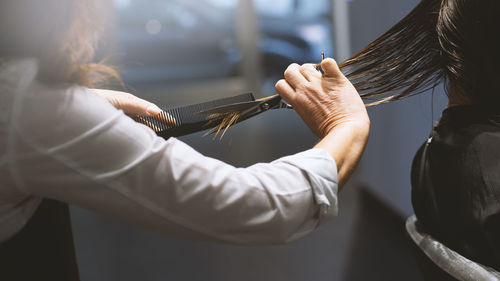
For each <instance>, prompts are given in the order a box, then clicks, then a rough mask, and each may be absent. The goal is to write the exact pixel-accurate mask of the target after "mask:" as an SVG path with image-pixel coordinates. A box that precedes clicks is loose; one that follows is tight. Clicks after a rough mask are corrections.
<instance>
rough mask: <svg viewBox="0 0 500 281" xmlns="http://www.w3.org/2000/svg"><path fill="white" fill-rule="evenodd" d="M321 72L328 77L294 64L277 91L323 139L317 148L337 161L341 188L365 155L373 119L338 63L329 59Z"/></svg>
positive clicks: (313, 69)
mask: <svg viewBox="0 0 500 281" xmlns="http://www.w3.org/2000/svg"><path fill="white" fill-rule="evenodd" d="M321 68H322V69H323V71H324V75H322V74H321V73H320V72H318V71H317V70H316V69H315V67H314V65H312V64H305V65H302V66H299V65H297V64H292V65H290V66H289V67H288V69H287V70H286V72H285V79H283V80H280V81H279V82H278V83H277V84H276V90H277V91H278V93H279V94H280V95H281V96H282V97H283V98H284V99H285V100H287V101H288V102H289V103H290V104H291V105H292V106H293V108H294V109H295V110H296V111H297V113H298V114H299V115H300V116H301V117H302V119H303V120H304V122H305V123H306V124H307V125H308V126H309V128H310V129H311V130H312V131H313V132H314V133H315V134H316V135H317V136H318V137H320V138H321V141H320V142H319V143H318V144H317V145H316V146H315V148H322V149H324V150H326V151H327V152H329V153H330V155H332V157H333V159H335V162H336V164H337V169H338V181H339V188H341V187H342V186H343V185H344V183H345V182H346V181H347V179H348V178H349V177H350V175H351V174H352V172H353V171H354V169H355V167H356V165H357V164H358V162H359V159H360V158H361V155H362V154H363V150H364V148H365V146H366V142H367V141H368V135H369V131H370V119H369V118H368V114H367V112H366V108H365V105H364V103H363V101H362V100H361V98H360V96H359V94H358V92H357V91H356V89H355V88H354V86H353V85H352V84H351V82H349V80H348V79H347V78H346V77H345V76H344V75H343V74H342V72H341V71H340V69H339V67H338V65H337V63H336V62H335V61H334V60H333V59H325V60H323V62H321Z"/></svg>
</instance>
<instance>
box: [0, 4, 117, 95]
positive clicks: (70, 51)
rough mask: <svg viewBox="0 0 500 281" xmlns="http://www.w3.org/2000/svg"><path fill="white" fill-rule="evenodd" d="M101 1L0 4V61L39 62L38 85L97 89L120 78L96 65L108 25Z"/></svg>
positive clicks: (104, 66) (108, 68)
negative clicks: (97, 51)
mask: <svg viewBox="0 0 500 281" xmlns="http://www.w3.org/2000/svg"><path fill="white" fill-rule="evenodd" d="M105 2H106V1H102V0H101V1H99V0H44V1H39V0H16V1H2V2H0V36H1V38H2V42H1V43H0V57H1V58H2V59H3V60H8V59H11V58H23V57H32V58H36V59H38V61H39V66H40V71H39V75H38V79H39V80H40V81H42V82H44V83H46V84H48V85H51V86H58V85H67V84H78V85H82V86H88V87H92V86H95V85H96V84H100V83H102V82H104V81H107V80H108V79H110V78H115V79H117V80H120V77H119V75H118V73H117V72H116V71H115V70H114V69H113V68H111V67H109V66H106V65H105V64H104V63H103V62H97V63H96V62H93V59H94V54H95V50H96V47H97V43H98V39H99V35H100V33H101V32H102V24H103V20H102V19H103V16H104V15H103V5H104V4H103V3H105Z"/></svg>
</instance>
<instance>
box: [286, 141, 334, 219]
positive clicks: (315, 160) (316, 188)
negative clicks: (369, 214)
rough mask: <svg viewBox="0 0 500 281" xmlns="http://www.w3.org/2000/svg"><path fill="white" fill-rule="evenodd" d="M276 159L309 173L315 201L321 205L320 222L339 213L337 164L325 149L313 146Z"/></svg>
mask: <svg viewBox="0 0 500 281" xmlns="http://www.w3.org/2000/svg"><path fill="white" fill-rule="evenodd" d="M276 161H279V162H285V163H288V164H290V165H293V166H296V167H298V168H299V169H301V170H302V171H304V172H305V174H306V175H307V177H308V179H309V182H310V183H311V188H312V192H313V197H314V201H315V203H316V204H317V205H318V207H319V212H318V215H319V224H321V223H323V222H326V221H329V220H331V219H333V218H334V217H336V216H337V215H338V197H337V193H338V174H337V164H336V163H335V160H334V159H333V157H332V156H331V155H330V154H329V153H328V152H327V151H326V150H324V149H321V148H313V149H309V150H306V151H304V152H300V153H297V154H295V155H292V156H287V157H283V158H281V159H278V160H276Z"/></svg>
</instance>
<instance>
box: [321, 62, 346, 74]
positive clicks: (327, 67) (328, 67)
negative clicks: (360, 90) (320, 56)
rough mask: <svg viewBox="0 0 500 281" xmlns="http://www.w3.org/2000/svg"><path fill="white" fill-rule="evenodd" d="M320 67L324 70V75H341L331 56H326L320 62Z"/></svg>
mask: <svg viewBox="0 0 500 281" xmlns="http://www.w3.org/2000/svg"><path fill="white" fill-rule="evenodd" d="M321 68H322V69H323V71H324V72H325V76H327V77H337V76H339V75H342V72H341V71H340V68H339V65H338V64H337V62H336V61H335V60H334V59H332V58H326V59H324V60H323V61H322V62H321Z"/></svg>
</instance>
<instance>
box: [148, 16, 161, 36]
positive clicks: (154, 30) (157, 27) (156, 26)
mask: <svg viewBox="0 0 500 281" xmlns="http://www.w3.org/2000/svg"><path fill="white" fill-rule="evenodd" d="M160 31H161V23H160V21H159V20H156V19H152V20H149V21H148V22H147V23H146V32H147V33H149V34H151V35H156V34H158V33H160Z"/></svg>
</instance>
